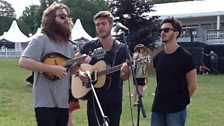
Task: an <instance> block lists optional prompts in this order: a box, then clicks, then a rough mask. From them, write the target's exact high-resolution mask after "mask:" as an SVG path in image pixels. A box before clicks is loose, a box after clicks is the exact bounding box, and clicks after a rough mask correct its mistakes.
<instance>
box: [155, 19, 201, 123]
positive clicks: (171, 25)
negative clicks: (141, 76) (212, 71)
mask: <svg viewBox="0 0 224 126" xmlns="http://www.w3.org/2000/svg"><path fill="white" fill-rule="evenodd" d="M181 31H182V27H181V23H180V22H179V21H178V20H177V19H175V18H173V17H168V18H166V19H164V20H163V21H162V22H161V30H160V36H161V40H162V42H163V43H164V49H163V50H162V51H161V52H159V53H158V54H157V55H156V56H155V58H154V59H153V64H154V68H155V70H156V79H157V87H156V90H155V97H154V101H153V105H152V113H151V126H184V125H185V122H186V117H187V105H188V104H189V103H190V98H191V97H192V95H193V93H194V92H195V90H196V87H197V86H196V69H195V65H194V62H193V59H192V55H191V54H190V53H189V52H188V51H187V50H185V49H184V48H183V47H180V46H179V45H178V43H177V38H178V37H179V36H180V35H181Z"/></svg>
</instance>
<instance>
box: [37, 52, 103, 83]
mask: <svg viewBox="0 0 224 126" xmlns="http://www.w3.org/2000/svg"><path fill="white" fill-rule="evenodd" d="M89 55H90V56H92V57H96V58H102V57H103V56H104V55H105V51H104V50H103V49H96V50H94V51H93V52H92V53H91V54H89ZM86 57H87V55H82V56H80V57H76V58H68V57H66V56H64V55H62V54H60V53H57V52H51V53H48V54H46V55H45V56H44V57H43V58H42V60H41V62H43V63H45V64H49V65H60V66H63V67H66V68H67V71H69V69H73V67H74V66H75V65H74V64H75V63H78V64H81V63H82V61H83V60H84V59H85V58H86ZM43 75H44V77H46V78H47V79H49V80H52V81H54V80H58V79H59V78H58V77H57V76H55V75H54V74H53V73H49V72H44V73H43Z"/></svg>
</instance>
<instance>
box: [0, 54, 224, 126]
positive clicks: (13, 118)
mask: <svg viewBox="0 0 224 126" xmlns="http://www.w3.org/2000/svg"><path fill="white" fill-rule="evenodd" d="M0 73H1V74H0V126H35V125H36V122H35V117H34V111H33V108H32V89H31V87H28V86H26V82H25V78H26V77H28V76H29V75H30V74H31V72H30V71H27V70H24V69H21V68H19V67H18V59H17V58H0ZM149 80H150V83H149V85H148V88H147V89H146V90H145V92H144V97H143V99H142V100H143V105H144V108H145V112H146V115H147V117H146V118H143V116H142V112H141V113H140V126H149V122H150V110H151V105H152V100H153V95H151V94H152V92H153V91H154V89H155V82H156V81H155V74H154V73H153V72H151V73H150V79H149ZM129 86H130V88H131V89H130V90H131V91H130V92H131V93H132V92H133V88H134V87H133V84H132V82H130V85H129V83H128V81H126V82H125V85H124V97H123V99H124V102H123V113H122V117H121V126H132V124H131V123H132V121H131V107H130V103H129V99H130V97H129V96H130V95H129ZM80 104H81V109H79V110H77V111H75V112H73V119H74V122H75V123H76V126H87V118H86V101H80ZM132 110H133V118H134V123H135V125H136V118H137V109H136V108H132ZM223 116H224V75H218V76H215V75H198V89H197V91H196V93H195V94H194V96H193V98H192V101H191V104H190V105H189V106H188V118H187V126H222V125H223V124H224V120H223Z"/></svg>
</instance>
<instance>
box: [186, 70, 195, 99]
mask: <svg viewBox="0 0 224 126" xmlns="http://www.w3.org/2000/svg"><path fill="white" fill-rule="evenodd" d="M186 78H187V83H188V92H189V97H190V98H191V97H192V96H193V94H194V92H195V90H196V89H197V82H196V69H194V70H192V71H190V72H188V73H187V75H186Z"/></svg>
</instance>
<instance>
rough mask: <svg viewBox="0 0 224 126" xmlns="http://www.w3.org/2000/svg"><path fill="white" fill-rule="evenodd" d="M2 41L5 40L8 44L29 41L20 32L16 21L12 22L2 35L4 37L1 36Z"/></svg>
mask: <svg viewBox="0 0 224 126" xmlns="http://www.w3.org/2000/svg"><path fill="white" fill-rule="evenodd" d="M2 39H6V40H8V41H10V42H15V43H17V42H28V41H29V39H28V37H27V36H26V35H24V34H23V33H22V32H21V31H20V29H19V27H18V25H17V22H16V20H14V21H13V22H12V25H11V27H10V28H9V30H8V31H7V32H6V33H4V35H3V36H2Z"/></svg>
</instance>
